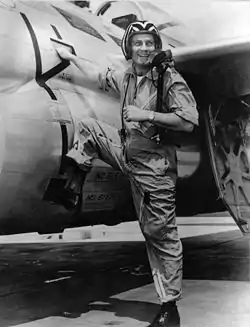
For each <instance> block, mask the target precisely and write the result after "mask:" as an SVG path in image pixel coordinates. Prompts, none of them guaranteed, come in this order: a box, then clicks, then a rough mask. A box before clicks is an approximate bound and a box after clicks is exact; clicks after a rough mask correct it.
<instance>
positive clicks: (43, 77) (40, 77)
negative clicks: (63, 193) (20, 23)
mask: <svg viewBox="0 0 250 327" xmlns="http://www.w3.org/2000/svg"><path fill="white" fill-rule="evenodd" d="M20 14H21V16H22V18H23V20H24V22H25V24H26V26H27V28H28V31H29V33H30V36H31V40H32V44H33V47H34V51H35V59H36V77H35V79H36V82H37V84H38V85H39V86H41V87H43V88H44V89H45V90H46V91H47V93H48V94H49V95H50V97H51V99H52V100H55V101H57V97H56V95H55V93H54V92H53V90H52V89H51V88H50V87H49V86H48V85H47V84H46V81H47V80H49V79H50V78H52V77H53V76H55V75H56V74H58V73H59V72H60V71H62V70H64V69H65V68H66V67H68V66H69V64H70V63H69V61H67V60H62V62H61V63H59V64H58V65H56V66H55V67H53V68H52V69H50V70H48V71H47V72H45V73H44V74H42V59H41V53H40V49H39V44H38V41H37V37H36V34H35V32H34V29H33V27H32V25H31V23H30V21H29V19H28V18H27V16H26V15H25V14H24V13H20ZM51 26H52V28H53V30H54V32H55V34H56V36H57V37H58V38H59V39H62V37H61V35H60V33H59V31H58V30H57V28H56V27H55V26H54V25H51ZM60 127H61V133H62V155H61V163H60V168H59V174H63V173H64V164H63V160H64V157H65V155H66V154H67V152H68V131H67V126H66V124H65V123H62V122H60Z"/></svg>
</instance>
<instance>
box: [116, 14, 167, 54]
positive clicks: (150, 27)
mask: <svg viewBox="0 0 250 327" xmlns="http://www.w3.org/2000/svg"><path fill="white" fill-rule="evenodd" d="M145 33H147V34H152V35H153V36H154V39H155V48H156V50H161V49H162V40H161V37H160V33H159V31H158V29H157V27H156V26H155V25H154V24H153V23H151V22H149V21H146V20H143V21H136V22H133V23H131V24H129V26H128V27H127V29H126V31H125V33H124V35H123V38H122V42H121V48H122V52H123V54H124V56H125V58H126V59H127V60H129V59H131V58H132V47H131V38H132V36H133V35H135V34H145Z"/></svg>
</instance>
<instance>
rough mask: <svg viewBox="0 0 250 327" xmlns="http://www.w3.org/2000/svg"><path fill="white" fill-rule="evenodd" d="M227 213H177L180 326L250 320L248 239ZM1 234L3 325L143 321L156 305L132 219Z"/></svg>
mask: <svg viewBox="0 0 250 327" xmlns="http://www.w3.org/2000/svg"><path fill="white" fill-rule="evenodd" d="M230 219H231V218H228V217H226V218H220V217H214V218H213V217H212V218H204V219H200V226H197V219H194V218H190V219H189V220H187V219H186V218H185V219H183V220H182V218H180V219H179V224H180V225H181V226H180V230H181V235H182V237H183V238H182V240H183V246H184V283H183V299H182V300H181V301H180V302H179V311H180V315H181V322H182V324H181V326H182V327H201V326H202V327H208V326H209V327H223V326H227V327H249V326H250V283H249V281H250V240H249V239H248V238H244V237H243V236H242V234H241V233H240V231H239V230H238V229H237V228H236V226H235V225H234V224H233V223H232V221H231V220H230ZM202 225H203V226H202ZM202 228H203V232H201V233H203V235H198V229H200V231H202ZM209 229H210V233H209ZM215 230H216V231H217V232H215ZM91 231H92V232H91ZM211 231H212V232H211ZM184 232H185V233H184ZM192 232H193V234H194V235H196V236H190V235H191V234H192ZM73 235H74V236H73ZM0 242H1V244H0V251H1V256H0V264H1V265H0V267H1V270H0V326H1V327H7V326H19V327H59V326H60V327H78V326H81V327H104V326H124V327H125V326H126V327H132V326H133V327H139V326H141V327H143V326H147V325H148V324H149V322H150V321H151V320H152V318H153V317H154V315H155V313H156V312H157V310H158V308H159V304H158V301H157V298H156V294H155V291H154V287H153V284H152V278H151V274H150V269H149V266H148V260H147V255H146V251H145V244H144V242H143V239H142V237H141V235H140V233H139V230H138V228H137V225H136V223H129V224H122V225H118V226H116V227H108V228H106V229H105V228H104V227H97V228H93V229H90V228H83V229H77V230H75V231H73V232H72V231H66V232H65V233H64V234H63V235H56V236H55V235H54V236H51V235H46V236H38V235H36V238H35V235H30V234H28V235H23V236H20V235H19V236H13V237H12V236H10V237H8V238H6V237H0Z"/></svg>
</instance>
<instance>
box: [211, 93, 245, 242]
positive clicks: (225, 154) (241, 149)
mask: <svg viewBox="0 0 250 327" xmlns="http://www.w3.org/2000/svg"><path fill="white" fill-rule="evenodd" d="M249 113H250V110H249V105H248V103H247V102H245V101H244V100H242V99H234V100H227V101H225V102H223V103H219V104H218V103H217V104H213V105H210V106H209V108H208V110H207V111H206V112H205V126H206V134H207V139H208V147H209V154H210V158H211V164H212V168H213V173H214V177H215V181H216V184H217V187H218V190H219V194H220V197H221V198H222V199H223V201H224V203H225V205H226V207H227V209H228V211H229V212H230V214H231V215H232V217H233V218H234V220H235V222H236V223H237V225H238V226H239V228H240V230H241V231H242V233H243V234H244V235H248V236H250V115H249Z"/></svg>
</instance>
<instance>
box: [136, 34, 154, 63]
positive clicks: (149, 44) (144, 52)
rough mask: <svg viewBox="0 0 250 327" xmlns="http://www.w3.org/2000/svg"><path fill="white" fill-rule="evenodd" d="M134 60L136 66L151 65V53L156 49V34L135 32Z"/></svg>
mask: <svg viewBox="0 0 250 327" xmlns="http://www.w3.org/2000/svg"><path fill="white" fill-rule="evenodd" d="M131 45H132V61H133V63H134V65H135V66H138V67H142V66H144V67H145V66H149V64H150V60H149V58H150V54H151V53H152V51H154V50H155V40H154V36H153V35H151V34H147V33H145V34H135V35H133V36H132V40H131Z"/></svg>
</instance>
